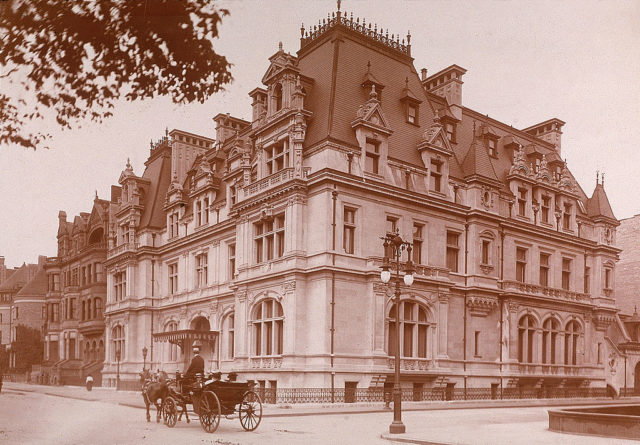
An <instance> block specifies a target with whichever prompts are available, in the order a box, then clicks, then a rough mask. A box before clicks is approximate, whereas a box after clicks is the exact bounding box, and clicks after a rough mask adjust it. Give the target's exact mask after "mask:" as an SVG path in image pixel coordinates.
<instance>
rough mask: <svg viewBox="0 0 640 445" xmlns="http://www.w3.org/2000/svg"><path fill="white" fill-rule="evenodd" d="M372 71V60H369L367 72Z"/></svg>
mask: <svg viewBox="0 0 640 445" xmlns="http://www.w3.org/2000/svg"><path fill="white" fill-rule="evenodd" d="M370 71H371V60H369V61H367V73H368V72H370Z"/></svg>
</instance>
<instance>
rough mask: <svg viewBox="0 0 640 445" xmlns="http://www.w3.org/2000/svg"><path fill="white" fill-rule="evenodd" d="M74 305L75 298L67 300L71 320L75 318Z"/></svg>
mask: <svg viewBox="0 0 640 445" xmlns="http://www.w3.org/2000/svg"><path fill="white" fill-rule="evenodd" d="M75 307H76V299H75V298H71V299H70V300H69V320H73V319H74V318H75V316H74V309H75ZM16 309H17V308H16Z"/></svg>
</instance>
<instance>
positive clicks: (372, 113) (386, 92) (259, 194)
mask: <svg viewBox="0 0 640 445" xmlns="http://www.w3.org/2000/svg"><path fill="white" fill-rule="evenodd" d="M411 37H412V36H410V35H407V36H406V38H405V39H402V40H401V39H400V38H399V37H396V36H395V35H394V36H391V37H389V35H388V34H387V33H384V34H383V33H382V32H381V31H378V30H377V26H376V27H373V28H372V27H371V26H370V25H369V24H367V25H365V23H364V21H363V22H362V23H361V22H360V20H359V19H353V16H351V17H348V16H346V15H344V14H343V13H342V12H341V11H339V10H338V11H337V12H336V13H334V14H333V15H332V16H331V17H330V18H329V19H328V20H325V21H324V22H323V23H322V24H321V25H319V26H314V27H313V28H311V29H308V30H305V29H304V28H303V29H302V30H301V37H300V48H299V49H298V51H297V52H296V53H295V54H291V53H288V52H286V51H285V50H284V49H283V48H282V45H280V47H279V49H278V51H277V52H276V53H274V54H273V55H272V56H271V57H269V68H268V69H267V71H266V72H265V74H264V76H263V78H262V80H261V83H262V85H260V86H258V87H256V88H254V89H253V90H252V91H250V92H249V95H250V97H251V98H252V110H251V119H250V120H244V119H241V118H238V117H234V116H230V115H225V114H219V115H217V116H215V117H214V121H215V124H216V134H215V138H211V137H206V136H200V135H195V134H191V133H188V132H185V131H181V130H173V131H171V132H168V133H167V134H166V135H165V136H164V137H163V138H161V139H160V140H158V141H157V142H155V143H152V146H151V149H150V152H149V158H148V160H147V161H146V163H145V166H144V171H143V173H142V174H140V175H137V174H136V173H135V172H134V169H133V166H131V165H130V163H129V162H127V165H126V168H125V169H124V171H123V172H122V174H121V175H120V178H119V180H118V187H117V188H115V189H114V193H113V199H112V203H111V205H110V208H109V216H108V218H107V217H105V218H107V219H108V221H109V224H108V229H106V228H105V229H104V230H105V232H104V233H105V236H106V238H107V240H108V251H107V253H106V260H105V261H104V267H105V271H106V280H107V282H106V294H107V299H106V306H105V327H106V338H105V349H106V356H105V364H104V369H103V383H105V384H109V385H115V382H116V380H117V379H118V378H120V379H122V380H128V381H133V380H134V379H135V378H136V375H137V373H138V372H139V371H140V370H141V369H142V367H143V366H145V365H147V366H149V365H150V366H151V367H153V369H156V368H160V369H164V370H165V371H168V372H173V371H175V370H176V369H184V367H185V366H186V365H187V364H188V362H189V361H190V359H191V355H190V354H191V345H192V344H194V343H197V344H199V345H201V348H202V349H201V355H202V356H203V357H204V358H205V360H206V369H207V370H222V371H231V370H233V371H236V372H239V373H241V374H242V376H243V378H246V379H254V380H257V381H258V382H259V383H260V385H261V386H263V387H267V388H278V387H324V388H345V389H354V388H369V387H376V386H382V385H388V384H389V382H390V381H391V377H390V376H392V375H393V371H394V368H393V367H394V361H393V356H394V354H395V347H394V344H395V340H396V337H395V323H396V317H397V316H398V315H399V318H400V321H399V323H400V324H401V326H400V345H401V346H400V355H401V367H402V384H403V386H405V387H412V388H414V389H415V390H419V389H421V388H431V387H436V386H438V387H448V388H475V387H484V388H489V387H491V388H496V389H497V388H498V387H500V388H504V387H519V388H546V389H548V390H550V391H553V390H554V389H558V388H585V387H604V386H605V385H606V384H611V385H613V386H617V387H620V386H622V385H623V383H622V380H621V377H622V376H624V377H625V379H626V374H625V373H624V372H621V371H619V369H621V368H620V367H621V366H622V364H621V363H622V361H621V359H620V360H619V358H621V357H622V356H623V355H624V353H623V352H622V351H621V350H620V349H619V348H618V347H617V343H616V339H617V340H619V341H620V342H624V341H627V339H629V338H628V335H627V334H626V332H625V328H624V325H623V324H622V323H621V322H620V318H619V317H617V316H616V313H617V309H616V295H615V291H614V289H615V283H616V279H617V278H616V277H617V275H618V274H617V273H616V261H617V258H618V255H619V253H620V250H619V249H618V248H617V247H616V230H617V227H618V224H619V223H618V221H617V220H616V218H615V216H614V215H613V212H612V211H611V207H610V205H609V202H608V199H607V196H606V193H605V190H604V186H603V184H601V183H598V185H597V186H596V188H595V190H594V191H593V192H592V193H591V194H590V195H588V194H587V193H585V191H584V190H583V189H582V188H581V187H580V185H579V184H578V183H577V182H576V180H575V178H574V177H573V176H572V174H571V172H570V170H569V169H568V166H567V164H566V162H565V161H563V160H562V152H561V149H562V145H561V136H562V127H563V126H564V125H565V123H564V122H563V121H561V120H560V119H557V118H551V119H548V120H545V121H543V122H541V123H539V124H536V125H533V126H530V127H528V128H524V129H515V128H513V127H511V126H509V125H506V124H504V123H502V122H499V121H497V120H494V119H491V118H489V117H487V116H486V115H485V114H482V113H480V112H477V111H475V110H472V109H469V108H467V107H466V106H465V105H464V103H463V100H462V97H463V95H462V92H463V77H464V76H465V75H466V70H465V69H464V68H462V67H460V66H458V65H452V66H450V67H448V68H445V69H443V70H441V71H439V72H436V73H435V74H432V75H428V74H427V70H426V69H422V70H421V72H420V73H418V71H417V70H416V68H415V67H414V65H413V58H412V54H411ZM395 233H399V234H400V235H401V236H402V237H403V238H404V239H405V240H408V241H410V242H411V243H412V247H413V249H412V257H411V260H412V262H413V264H414V265H415V280H414V283H413V284H412V285H411V286H404V285H403V287H402V290H401V301H400V304H399V307H396V305H395V303H394V301H393V298H392V297H393V289H392V286H391V285H385V284H383V283H382V282H381V279H380V267H381V265H382V264H383V255H384V252H383V245H382V241H381V237H384V236H385V235H386V234H395ZM406 263H407V257H406V254H405V256H404V257H403V258H402V263H401V266H400V268H401V270H400V274H403V273H404V269H405V267H406ZM74 267H75V266H74ZM60 273H61V274H66V273H68V271H67V272H65V271H63V268H60ZM71 273H72V274H73V268H72V269H71ZM72 276H73V275H72ZM69 295H70V298H74V297H73V296H72V295H71V294H69ZM73 295H75V298H76V299H77V300H79V299H80V298H81V296H80V294H79V292H78V293H76V294H73ZM76 335H78V334H76ZM625 336H627V337H625ZM72 338H73V337H72V336H69V339H72ZM49 341H50V342H51V341H52V340H49ZM76 347H77V346H76ZM60 348H62V349H60V350H61V351H62V350H66V349H68V348H67V347H66V346H65V347H64V348H63V347H62V346H60ZM626 360H631V359H630V358H629V357H627V356H625V364H627V363H626ZM633 360H636V361H637V358H636V359H633ZM628 365H629V367H630V368H633V366H635V361H634V362H633V363H629V364H628ZM616 373H617V374H616ZM625 381H626V380H625Z"/></svg>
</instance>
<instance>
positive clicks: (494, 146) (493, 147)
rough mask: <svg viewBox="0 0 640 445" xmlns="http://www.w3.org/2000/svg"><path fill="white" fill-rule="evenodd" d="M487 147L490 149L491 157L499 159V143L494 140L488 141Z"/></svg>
mask: <svg viewBox="0 0 640 445" xmlns="http://www.w3.org/2000/svg"><path fill="white" fill-rule="evenodd" d="M487 147H488V148H489V156H492V157H494V158H497V157H498V141H496V140H495V139H493V138H489V139H487Z"/></svg>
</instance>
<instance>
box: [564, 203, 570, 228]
mask: <svg viewBox="0 0 640 445" xmlns="http://www.w3.org/2000/svg"><path fill="white" fill-rule="evenodd" d="M562 228H563V229H565V230H571V204H565V205H564V213H563V214H562Z"/></svg>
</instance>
